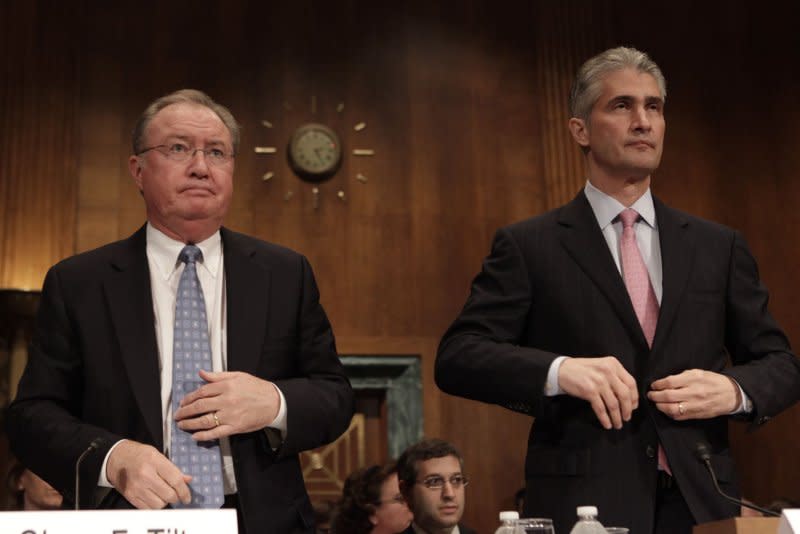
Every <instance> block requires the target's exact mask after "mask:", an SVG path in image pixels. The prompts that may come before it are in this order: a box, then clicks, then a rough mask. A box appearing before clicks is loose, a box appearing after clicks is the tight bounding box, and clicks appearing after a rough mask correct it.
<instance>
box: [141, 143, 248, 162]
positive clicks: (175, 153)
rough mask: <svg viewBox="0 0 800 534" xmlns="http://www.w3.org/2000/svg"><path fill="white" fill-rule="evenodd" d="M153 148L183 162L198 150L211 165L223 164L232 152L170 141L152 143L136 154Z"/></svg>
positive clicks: (167, 156) (230, 157)
mask: <svg viewBox="0 0 800 534" xmlns="http://www.w3.org/2000/svg"><path fill="white" fill-rule="evenodd" d="M150 150H155V151H156V152H159V153H161V154H162V155H163V156H164V157H166V158H167V159H169V160H172V161H177V162H179V163H184V162H187V161H189V160H190V159H192V158H193V157H194V155H195V154H197V153H198V152H202V153H203V156H205V158H206V161H208V162H209V163H210V164H212V165H225V164H226V163H228V162H230V161H231V160H232V159H233V153H232V152H225V151H224V150H222V149H221V148H216V147H214V148H195V147H192V146H189V145H186V144H184V143H170V144H168V145H154V146H150V147H147V148H144V149H142V150H140V151H139V152H138V153H137V154H136V155H137V156H141V155H142V154H144V153H145V152H148V151H150Z"/></svg>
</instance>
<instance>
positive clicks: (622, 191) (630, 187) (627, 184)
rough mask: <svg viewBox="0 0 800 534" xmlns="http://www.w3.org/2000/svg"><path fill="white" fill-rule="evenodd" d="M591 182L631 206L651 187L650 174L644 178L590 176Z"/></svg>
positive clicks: (624, 204)
mask: <svg viewBox="0 0 800 534" xmlns="http://www.w3.org/2000/svg"><path fill="white" fill-rule="evenodd" d="M589 182H590V183H591V184H592V185H593V186H595V187H596V188H597V189H599V190H600V191H602V192H603V193H605V194H606V195H608V196H610V197H612V198H613V199H615V200H617V201H618V202H619V203H620V204H622V205H623V206H625V207H630V206H632V205H633V203H634V202H636V201H637V200H639V198H640V197H641V196H642V195H644V194H645V193H646V192H647V190H648V188H649V187H650V176H645V177H644V178H638V177H634V178H617V177H609V176H603V175H595V176H591V175H590V176H589Z"/></svg>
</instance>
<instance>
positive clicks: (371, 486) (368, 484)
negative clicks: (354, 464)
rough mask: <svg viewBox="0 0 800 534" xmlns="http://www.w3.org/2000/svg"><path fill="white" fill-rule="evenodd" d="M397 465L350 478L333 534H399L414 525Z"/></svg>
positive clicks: (369, 470)
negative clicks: (401, 489)
mask: <svg viewBox="0 0 800 534" xmlns="http://www.w3.org/2000/svg"><path fill="white" fill-rule="evenodd" d="M412 517H413V516H412V515H411V511H410V510H409V509H408V506H406V502H405V500H404V499H403V496H402V495H401V494H400V488H399V486H398V483H397V468H396V466H395V464H394V463H390V464H387V465H382V466H381V465H373V466H371V467H366V468H364V469H359V470H358V471H356V472H355V473H353V474H351V475H350V476H349V477H347V480H346V481H345V483H344V490H343V491H342V500H341V502H340V504H339V510H338V512H337V514H336V517H335V518H334V520H333V530H332V531H333V533H334V534H397V533H399V532H403V531H404V530H405V529H406V528H408V526H409V525H410V524H411V519H412Z"/></svg>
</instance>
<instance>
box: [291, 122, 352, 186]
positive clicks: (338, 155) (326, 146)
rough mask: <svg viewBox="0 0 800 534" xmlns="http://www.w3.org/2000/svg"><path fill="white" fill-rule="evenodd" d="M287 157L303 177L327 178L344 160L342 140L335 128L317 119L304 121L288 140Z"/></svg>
mask: <svg viewBox="0 0 800 534" xmlns="http://www.w3.org/2000/svg"><path fill="white" fill-rule="evenodd" d="M286 159H287V160H288V162H289V167H290V168H291V169H292V171H293V172H294V173H295V174H296V175H297V177H298V178H300V179H301V180H303V181H305V182H311V183H320V182H324V181H325V180H328V179H329V178H331V177H333V175H334V174H336V171H338V170H339V167H340V166H341V164H342V144H341V142H340V141H339V136H338V135H336V132H335V131H333V129H332V128H329V127H328V126H325V125H324V124H319V123H315V122H312V123H307V124H303V125H302V126H300V127H299V128H297V129H296V130H295V131H294V133H293V134H292V138H291V139H290V140H289V146H288V147H287V150H286Z"/></svg>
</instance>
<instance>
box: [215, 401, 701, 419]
mask: <svg viewBox="0 0 800 534" xmlns="http://www.w3.org/2000/svg"><path fill="white" fill-rule="evenodd" d="M678 413H679V414H681V415H683V414H684V413H686V409H685V408H684V407H683V403H682V402H679V403H678ZM214 417H215V418H216V414H215V415H214Z"/></svg>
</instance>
